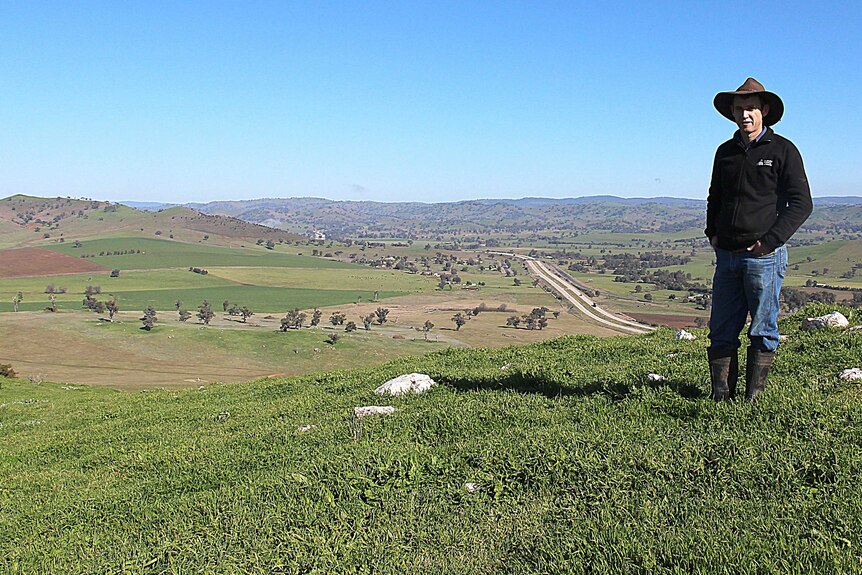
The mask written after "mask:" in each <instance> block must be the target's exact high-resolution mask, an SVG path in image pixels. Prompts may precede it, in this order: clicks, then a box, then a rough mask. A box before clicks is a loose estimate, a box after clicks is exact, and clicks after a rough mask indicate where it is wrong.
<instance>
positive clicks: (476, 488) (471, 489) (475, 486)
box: [464, 482, 479, 493]
mask: <svg viewBox="0 0 862 575" xmlns="http://www.w3.org/2000/svg"><path fill="white" fill-rule="evenodd" d="M464 489H466V490H467V492H468V493H476V492H477V491H479V485H478V484H476V483H473V482H470V483H465V484H464Z"/></svg>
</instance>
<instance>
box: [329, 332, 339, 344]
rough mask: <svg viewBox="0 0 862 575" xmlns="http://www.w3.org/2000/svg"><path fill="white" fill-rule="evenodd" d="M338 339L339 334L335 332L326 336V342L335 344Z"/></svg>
mask: <svg viewBox="0 0 862 575" xmlns="http://www.w3.org/2000/svg"><path fill="white" fill-rule="evenodd" d="M339 339H341V336H340V335H338V334H337V333H331V334H329V337H327V338H326V343H328V344H330V345H335V344H336V343H337V342H338V340H339Z"/></svg>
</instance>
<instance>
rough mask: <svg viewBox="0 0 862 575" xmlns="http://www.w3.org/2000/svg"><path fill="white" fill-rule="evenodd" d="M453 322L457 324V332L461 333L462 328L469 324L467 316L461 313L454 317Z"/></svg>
mask: <svg viewBox="0 0 862 575" xmlns="http://www.w3.org/2000/svg"><path fill="white" fill-rule="evenodd" d="M452 321H454V322H455V331H461V326H462V325H464V324H465V323H467V316H466V315H464V314H463V313H461V312H460V311H459V312H458V313H456V314H455V315H454V316H453V317H452Z"/></svg>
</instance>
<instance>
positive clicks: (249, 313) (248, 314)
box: [239, 306, 254, 323]
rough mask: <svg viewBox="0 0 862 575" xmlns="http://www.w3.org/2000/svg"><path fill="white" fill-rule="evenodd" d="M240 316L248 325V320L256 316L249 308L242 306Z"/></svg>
mask: <svg viewBox="0 0 862 575" xmlns="http://www.w3.org/2000/svg"><path fill="white" fill-rule="evenodd" d="M239 314H240V315H241V316H242V323H246V320H247V319H248V318H250V317H251V316H253V315H254V312H253V311H251V310H250V309H248V306H242V309H241V310H239Z"/></svg>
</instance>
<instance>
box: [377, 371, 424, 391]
mask: <svg viewBox="0 0 862 575" xmlns="http://www.w3.org/2000/svg"><path fill="white" fill-rule="evenodd" d="M432 385H434V380H433V379H431V377H430V376H427V375H425V374H424V373H408V374H407V375H399V376H398V377H396V378H395V379H390V380H389V381H387V382H386V383H384V384H383V385H381V386H380V387H378V388H377V389H375V390H374V393H376V394H377V395H386V394H389V395H407V394H408V393H425V392H426V391H428V390H429V389H431V386H432Z"/></svg>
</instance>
